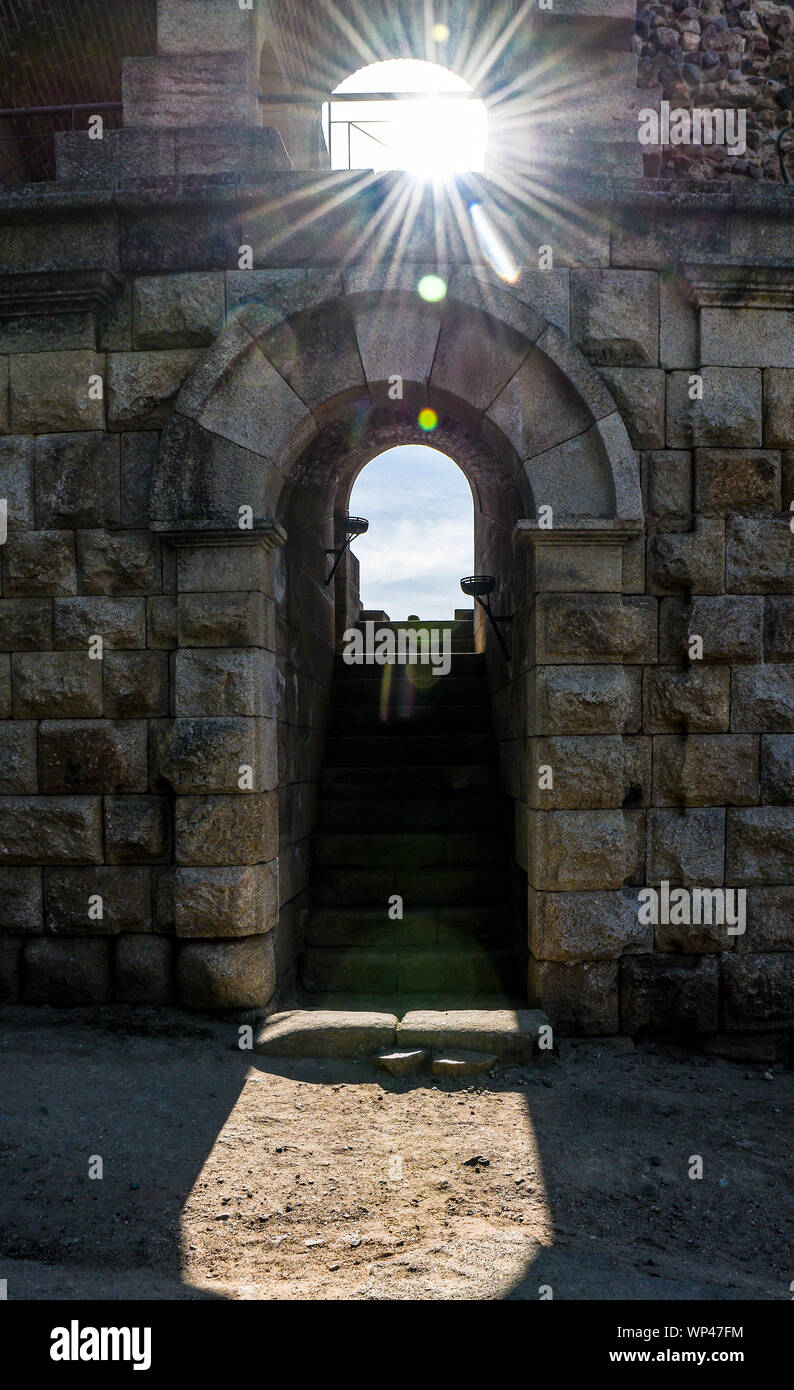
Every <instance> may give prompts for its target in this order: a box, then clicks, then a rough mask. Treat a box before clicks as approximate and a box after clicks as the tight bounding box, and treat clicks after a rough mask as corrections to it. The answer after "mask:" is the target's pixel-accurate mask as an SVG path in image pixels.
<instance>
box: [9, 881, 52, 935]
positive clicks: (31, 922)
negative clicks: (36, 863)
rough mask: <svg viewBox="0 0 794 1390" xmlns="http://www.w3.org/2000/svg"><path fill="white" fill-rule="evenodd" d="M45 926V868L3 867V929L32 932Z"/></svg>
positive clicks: (37, 933)
mask: <svg viewBox="0 0 794 1390" xmlns="http://www.w3.org/2000/svg"><path fill="white" fill-rule="evenodd" d="M43 929H44V896H43V889H42V871H41V869H36V868H33V869H0V932H4V933H8V934H10V935H15V936H26V935H27V936H30V935H40V934H41V932H42V931H43Z"/></svg>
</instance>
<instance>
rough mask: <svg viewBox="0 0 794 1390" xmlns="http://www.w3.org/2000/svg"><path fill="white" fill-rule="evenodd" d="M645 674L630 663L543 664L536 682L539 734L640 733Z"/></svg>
mask: <svg viewBox="0 0 794 1390" xmlns="http://www.w3.org/2000/svg"><path fill="white" fill-rule="evenodd" d="M640 687H641V676H640V672H639V670H636V669H634V668H632V667H625V666H546V667H541V668H540V669H539V670H538V672H537V676H536V685H535V711H536V712H535V729H536V732H537V733H539V734H544V733H547V734H551V733H560V734H610V733H615V734H635V733H638V732H639V729H640V723H641V711H640Z"/></svg>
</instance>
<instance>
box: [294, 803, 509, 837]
mask: <svg viewBox="0 0 794 1390" xmlns="http://www.w3.org/2000/svg"><path fill="white" fill-rule="evenodd" d="M503 821H505V808H504V805H503V802H502V800H501V799H500V798H499V797H496V796H467V797H462V796H458V797H454V796H447V797H442V798H440V799H437V800H431V799H430V798H429V797H404V798H401V799H399V800H397V799H396V798H394V799H393V798H391V797H389V798H386V797H381V798H380V800H378V798H377V797H364V796H362V797H361V798H360V799H359V798H356V799H355V800H354V801H353V800H351V801H345V800H341V799H338V798H331V799H329V798H327V797H325V796H321V798H320V801H319V803H318V806H317V829H318V831H319V832H320V833H322V832H325V831H330V832H332V833H333V832H335V833H337V834H340V833H342V832H344V831H356V832H359V833H366V832H367V831H373V832H378V833H386V832H389V831H403V832H410V831H411V830H415V829H416V827H417V826H419V825H421V826H422V827H423V829H424V830H425V831H429V832H432V831H447V832H449V831H455V830H464V829H467V828H470V827H471V826H473V825H487V826H489V827H494V826H499V825H501V824H502V822H503Z"/></svg>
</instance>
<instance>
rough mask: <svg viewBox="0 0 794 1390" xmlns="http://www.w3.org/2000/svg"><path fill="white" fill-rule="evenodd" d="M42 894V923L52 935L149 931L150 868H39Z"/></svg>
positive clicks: (111, 934) (150, 902)
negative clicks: (43, 903) (43, 901)
mask: <svg viewBox="0 0 794 1390" xmlns="http://www.w3.org/2000/svg"><path fill="white" fill-rule="evenodd" d="M44 894H45V905H46V911H45V927H46V930H47V931H48V932H53V933H54V934H55V935H61V936H117V935H118V933H119V932H130V931H131V932H150V931H151V930H152V885H151V870H150V869H131V868H111V867H108V866H106V865H101V866H100V867H98V868H83V869H45V871H44ZM100 898H101V900H102V901H101V906H100V904H99V902H98V899H100ZM100 910H101V913H102V915H101V917H100V916H98V912H99V911H100Z"/></svg>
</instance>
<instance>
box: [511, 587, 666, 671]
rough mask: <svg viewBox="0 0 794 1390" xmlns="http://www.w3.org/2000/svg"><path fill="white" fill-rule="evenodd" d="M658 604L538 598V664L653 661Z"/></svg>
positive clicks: (613, 598) (605, 597) (611, 597)
mask: <svg viewBox="0 0 794 1390" xmlns="http://www.w3.org/2000/svg"><path fill="white" fill-rule="evenodd" d="M656 621H657V605H656V600H655V599H652V598H621V597H620V596H619V595H616V594H594V595H592V594H575V595H574V594H571V595H568V594H540V595H538V598H537V603H536V653H537V660H538V662H539V663H544V662H548V663H553V664H557V663H563V664H568V663H580V662H582V663H586V662H593V663H602V662H619V663H622V662H637V663H640V662H644V661H648V662H652V661H655V660H656Z"/></svg>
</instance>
